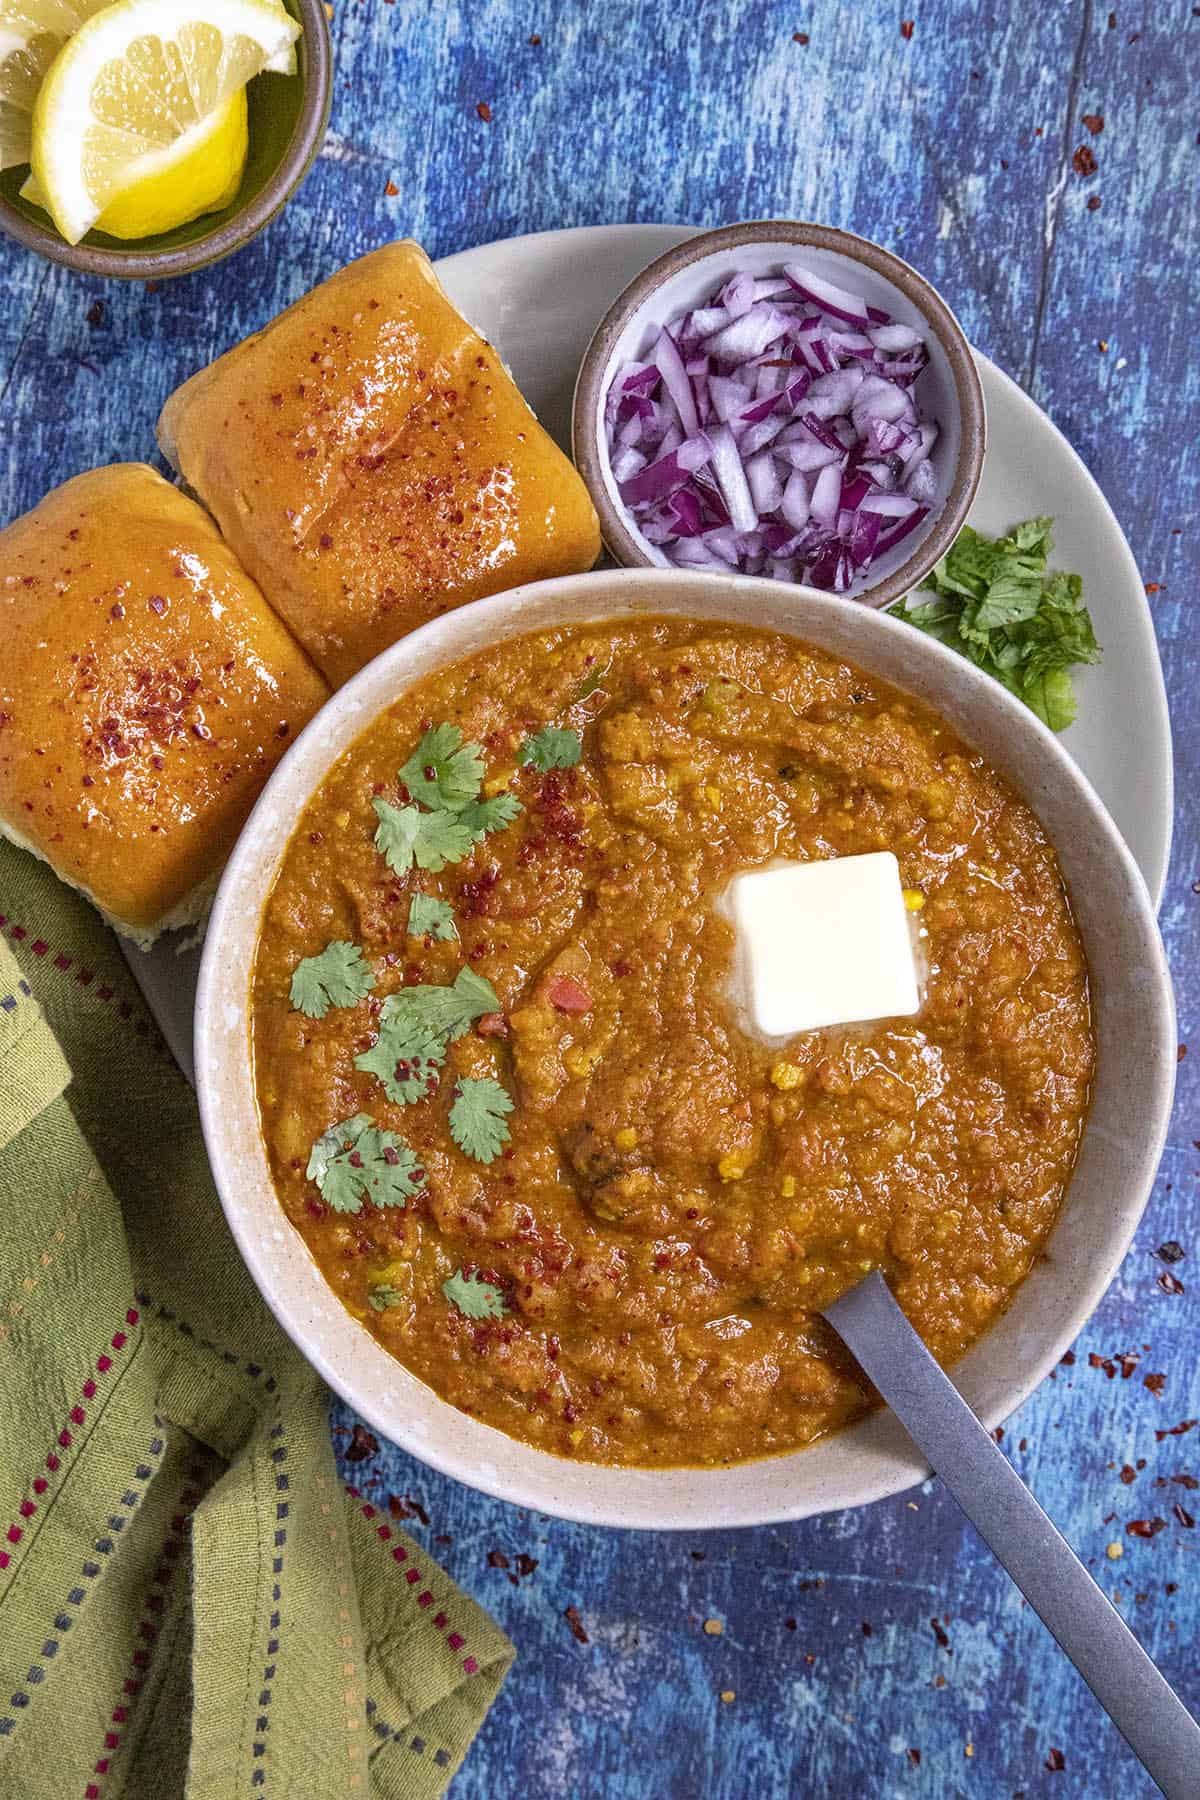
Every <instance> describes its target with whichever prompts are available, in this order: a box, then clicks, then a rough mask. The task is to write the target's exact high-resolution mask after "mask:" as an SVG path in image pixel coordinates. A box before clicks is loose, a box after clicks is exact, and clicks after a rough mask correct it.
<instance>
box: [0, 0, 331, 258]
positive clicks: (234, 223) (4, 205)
mask: <svg viewBox="0 0 1200 1800" xmlns="http://www.w3.org/2000/svg"><path fill="white" fill-rule="evenodd" d="M283 3H284V5H285V6H286V7H287V10H288V11H289V12H290V13H291V15H292V17H293V18H294V19H298V20H299V21H300V24H301V27H302V30H301V33H300V36H299V37H298V38H297V40H296V73H295V74H294V75H273V74H263V75H258V76H256V77H255V78H254V80H253V81H252V82H251V83H250V87H249V90H248V92H247V100H248V102H249V112H250V121H249V123H250V153H249V155H248V157H247V158H246V167H245V170H244V171H243V174H242V184H241V186H240V188H239V189H238V191H237V194H236V196H235V198H234V199H233V200H231V201H230V202H229V205H228V206H224V207H222V208H221V210H220V211H219V212H211V213H203V214H202V215H201V217H200V218H198V219H193V220H192V221H191V223H190V224H188V225H179V226H176V228H175V230H174V231H164V232H160V233H158V234H157V235H156V236H154V237H146V238H137V239H131V240H128V241H126V240H123V239H121V238H114V237H109V236H108V235H107V234H106V233H105V232H102V231H89V233H88V235H87V236H86V237H85V238H84V239H82V241H81V242H80V243H78V244H67V243H64V242H63V240H62V238H61V237H60V236H59V235H58V233H57V231H55V229H54V227H53V225H52V224H51V223H50V221H49V219H48V217H47V215H46V214H45V213H44V212H43V211H42V209H41V207H40V206H33V205H31V204H30V203H29V201H27V200H22V199H21V197H20V194H19V192H18V189H19V188H20V186H21V184H22V182H23V181H24V179H25V174H26V170H25V169H24V168H23V167H22V168H16V169H6V170H5V171H4V173H3V174H2V175H0V230H2V231H5V232H7V234H8V236H9V237H12V238H15V239H16V240H17V242H18V243H19V244H24V246H25V248H26V249H27V250H35V251H36V252H37V254H38V255H39V256H44V257H47V258H48V259H49V261H51V262H56V263H63V264H64V265H65V266H66V267H67V268H69V269H78V270H79V271H80V273H81V274H84V275H106V276H112V277H115V278H117V279H118V280H124V281H166V280H168V279H169V278H170V277H171V276H173V275H190V274H191V273H192V272H193V271H194V270H196V269H203V268H206V267H207V266H208V264H209V263H215V262H219V261H220V260H221V258H222V257H224V256H231V255H232V254H233V252H234V251H235V250H240V249H241V247H242V245H243V244H247V243H249V241H250V239H251V238H252V237H256V236H257V234H258V233H259V232H260V231H262V229H263V228H264V226H266V225H269V224H270V222H271V220H272V219H273V218H274V217H275V215H276V213H277V212H279V210H280V208H281V207H283V206H284V205H285V204H286V202H287V201H288V200H290V199H291V197H292V195H293V194H294V193H295V191H296V189H297V188H298V187H299V186H300V183H301V182H302V181H303V180H304V177H305V176H306V175H307V174H308V171H309V169H310V168H311V166H312V162H313V159H314V157H315V156H316V154H317V151H318V150H319V149H320V147H321V139H322V138H323V137H324V135H325V126H326V124H327V123H328V120H329V103H330V99H331V96H332V91H333V76H332V53H331V50H330V44H329V21H328V18H327V16H326V12H325V7H324V5H323V0H283Z"/></svg>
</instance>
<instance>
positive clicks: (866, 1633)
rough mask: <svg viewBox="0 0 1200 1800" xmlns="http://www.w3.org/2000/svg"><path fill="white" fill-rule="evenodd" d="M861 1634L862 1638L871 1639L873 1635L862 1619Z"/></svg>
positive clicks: (865, 1621)
mask: <svg viewBox="0 0 1200 1800" xmlns="http://www.w3.org/2000/svg"><path fill="white" fill-rule="evenodd" d="M862 1634H863V1636H864V1637H871V1636H872V1635H873V1633H872V1629H871V1626H870V1625H869V1624H868V1622H867V1620H866V1619H864V1620H863V1622H862Z"/></svg>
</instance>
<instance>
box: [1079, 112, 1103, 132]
mask: <svg viewBox="0 0 1200 1800" xmlns="http://www.w3.org/2000/svg"><path fill="white" fill-rule="evenodd" d="M1083 122H1084V124H1085V125H1086V126H1087V128H1088V130H1089V131H1090V132H1091V134H1092V136H1093V137H1099V136H1100V133H1101V132H1102V131H1103V130H1104V114H1103V113H1084V115H1083Z"/></svg>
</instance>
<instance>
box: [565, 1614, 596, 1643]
mask: <svg viewBox="0 0 1200 1800" xmlns="http://www.w3.org/2000/svg"><path fill="white" fill-rule="evenodd" d="M563 1618H564V1619H565V1620H566V1621H567V1624H568V1625H569V1626H570V1627H571V1636H572V1637H573V1638H574V1639H575V1642H576V1643H577V1644H590V1643H591V1641H592V1640H591V1639H590V1638H589V1636H588V1634H587V1632H586V1631H585V1630H584V1629H583V1620H582V1619H581V1618H580V1616H579V1608H578V1607H577V1606H567V1607H564V1608H563Z"/></svg>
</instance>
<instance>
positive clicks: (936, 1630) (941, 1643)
mask: <svg viewBox="0 0 1200 1800" xmlns="http://www.w3.org/2000/svg"><path fill="white" fill-rule="evenodd" d="M929 1624H930V1629H931V1630H932V1632H933V1635H934V1637H935V1638H936V1639H937V1643H938V1648H939V1649H941V1650H949V1648H950V1639H949V1638H948V1637H947V1635H946V1633H945V1631H944V1630H943V1628H942V1626H941V1624H940V1623H939V1621H938V1620H937V1619H936V1618H933V1619H930V1621H929Z"/></svg>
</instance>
